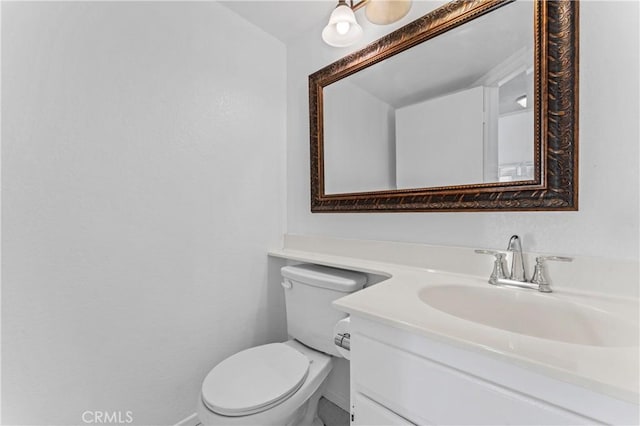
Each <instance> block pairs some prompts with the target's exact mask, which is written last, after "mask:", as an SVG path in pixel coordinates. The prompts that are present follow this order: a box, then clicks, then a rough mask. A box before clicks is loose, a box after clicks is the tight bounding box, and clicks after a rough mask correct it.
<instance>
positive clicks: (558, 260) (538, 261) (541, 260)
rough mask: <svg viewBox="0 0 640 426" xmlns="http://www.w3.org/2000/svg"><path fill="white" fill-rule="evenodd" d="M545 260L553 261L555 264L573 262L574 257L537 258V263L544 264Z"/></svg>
mask: <svg viewBox="0 0 640 426" xmlns="http://www.w3.org/2000/svg"><path fill="white" fill-rule="evenodd" d="M545 260H553V261H555V262H572V261H573V257H567V256H538V257H536V263H543V262H544V261H545Z"/></svg>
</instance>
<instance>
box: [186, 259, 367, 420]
mask: <svg viewBox="0 0 640 426" xmlns="http://www.w3.org/2000/svg"><path fill="white" fill-rule="evenodd" d="M281 272H282V277H283V281H282V287H283V288H284V291H285V302H286V309H287V331H288V333H289V335H290V336H291V340H289V341H287V342H284V343H270V344H267V345H262V346H256V347H253V348H249V349H246V350H244V351H241V352H238V353H236V354H234V355H232V356H230V357H229V358H227V359H225V360H223V361H222V362H220V363H219V364H218V365H216V366H215V367H214V368H213V369H212V370H211V371H210V372H209V374H208V375H207V377H206V378H205V379H204V381H203V383H202V392H201V394H200V398H199V401H198V409H197V410H198V417H199V419H200V421H201V422H202V424H203V425H228V426H233V425H261V426H267V425H274V426H298V425H304V426H308V425H317V426H321V425H322V422H321V421H320V420H319V419H318V417H317V405H318V401H319V399H320V397H321V396H322V392H323V391H324V384H325V381H326V378H327V376H328V375H329V373H330V372H331V369H332V368H333V362H332V357H333V356H340V354H339V352H338V351H337V349H336V347H335V346H334V344H333V327H334V326H335V324H336V323H337V322H338V321H339V320H341V319H343V318H344V317H346V315H345V314H344V313H341V312H339V311H337V310H336V309H334V308H333V307H332V306H331V302H332V301H333V300H335V299H338V298H340V297H343V296H345V295H346V294H348V293H352V292H354V291H357V290H360V289H361V288H362V287H363V286H364V285H365V283H366V275H364V274H361V273H358V272H353V271H345V270H341V269H334V268H328V267H324V266H318V265H296V266H285V267H283V268H282V269H281Z"/></svg>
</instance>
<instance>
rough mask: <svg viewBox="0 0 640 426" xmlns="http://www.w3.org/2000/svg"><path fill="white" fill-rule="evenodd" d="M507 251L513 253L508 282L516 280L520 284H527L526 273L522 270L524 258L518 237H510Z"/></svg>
mask: <svg viewBox="0 0 640 426" xmlns="http://www.w3.org/2000/svg"><path fill="white" fill-rule="evenodd" d="M507 251H510V252H512V253H513V257H512V258H511V274H509V279H510V280H516V281H521V282H527V273H526V271H525V268H524V256H523V255H522V244H520V237H518V236H517V235H512V236H511V238H510V239H509V244H508V245H507Z"/></svg>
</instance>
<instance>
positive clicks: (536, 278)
mask: <svg viewBox="0 0 640 426" xmlns="http://www.w3.org/2000/svg"><path fill="white" fill-rule="evenodd" d="M547 260H551V261H554V262H571V261H573V258H572V257H566V256H538V257H536V266H535V269H534V270H533V277H531V282H532V283H533V284H538V286H539V287H540V291H541V292H543V293H551V287H549V282H548V281H547V280H546V278H545V277H544V262H545V261H547Z"/></svg>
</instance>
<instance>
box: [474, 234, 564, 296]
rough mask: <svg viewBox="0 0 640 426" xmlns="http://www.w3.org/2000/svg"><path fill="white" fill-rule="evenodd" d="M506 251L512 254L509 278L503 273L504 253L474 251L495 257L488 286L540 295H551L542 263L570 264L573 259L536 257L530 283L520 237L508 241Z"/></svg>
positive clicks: (515, 236)
mask: <svg viewBox="0 0 640 426" xmlns="http://www.w3.org/2000/svg"><path fill="white" fill-rule="evenodd" d="M507 251H510V252H512V253H513V258H512V259H511V273H510V274H509V278H507V274H506V272H505V268H506V266H505V260H504V258H505V253H503V252H499V251H494V250H476V251H475V252H476V253H480V254H491V255H493V256H495V262H494V263H493V272H492V273H491V276H490V277H489V284H493V285H500V286H506V287H518V288H529V289H533V290H538V291H540V292H542V293H551V287H549V282H548V281H547V279H546V278H545V276H544V275H545V274H544V261H545V260H554V261H560V262H571V261H572V260H573V259H572V258H570V257H564V256H538V257H536V266H535V269H534V271H533V277H532V278H531V281H528V280H527V273H526V270H525V266H524V255H523V254H522V244H521V243H520V237H518V236H517V235H513V236H512V237H511V238H510V239H509V244H508V246H507Z"/></svg>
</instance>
